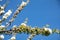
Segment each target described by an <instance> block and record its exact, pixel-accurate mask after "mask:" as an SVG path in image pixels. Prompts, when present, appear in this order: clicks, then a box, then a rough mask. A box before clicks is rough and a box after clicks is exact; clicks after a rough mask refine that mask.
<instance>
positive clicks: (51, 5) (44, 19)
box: [0, 0, 60, 40]
mask: <svg viewBox="0 0 60 40" xmlns="http://www.w3.org/2000/svg"><path fill="white" fill-rule="evenodd" d="M24 1H26V0H24ZM4 3H6V0H3V1H2V2H0V5H3V4H4ZM19 4H21V0H9V3H8V5H7V7H6V9H5V11H6V12H7V11H8V10H9V9H12V11H13V13H12V15H13V14H14V11H15V10H16V9H17V6H19ZM12 15H11V16H12ZM11 16H10V17H9V18H8V19H7V20H6V21H5V22H3V25H4V24H5V23H6V22H7V21H8V20H9V19H10V18H11ZM25 18H28V23H27V25H31V26H32V27H35V26H38V27H41V28H43V26H44V25H46V24H49V25H50V28H52V29H55V28H56V29H60V0H30V2H29V4H28V5H27V6H26V7H25V8H24V9H23V10H22V11H21V13H20V14H18V16H17V17H16V19H15V21H14V22H13V23H12V25H11V26H9V28H12V26H13V25H17V26H18V25H20V24H21V23H22V22H24V20H25ZM28 36H29V35H27V34H24V33H22V34H17V36H16V38H17V40H26V39H27V37H28ZM10 37H11V36H8V35H5V39H4V40H8V39H9V38H10ZM59 37H60V35H58V34H56V33H55V34H52V35H50V36H48V37H47V36H42V35H37V36H35V37H34V38H33V40H60V38H59Z"/></svg>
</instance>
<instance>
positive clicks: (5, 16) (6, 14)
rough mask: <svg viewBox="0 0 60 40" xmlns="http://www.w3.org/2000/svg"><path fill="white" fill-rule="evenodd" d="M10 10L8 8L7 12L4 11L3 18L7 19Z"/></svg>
mask: <svg viewBox="0 0 60 40" xmlns="http://www.w3.org/2000/svg"><path fill="white" fill-rule="evenodd" d="M11 13H12V11H11V10H8V12H6V13H5V14H4V16H3V19H7V18H8V17H9V16H10V15H11Z"/></svg>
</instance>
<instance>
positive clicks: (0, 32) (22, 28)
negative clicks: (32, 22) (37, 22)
mask: <svg viewBox="0 0 60 40" xmlns="http://www.w3.org/2000/svg"><path fill="white" fill-rule="evenodd" d="M29 1H30V0H27V2H24V1H23V0H22V3H21V4H20V6H19V7H18V8H17V10H16V11H15V12H14V15H13V17H12V18H11V19H10V20H9V21H8V22H7V23H6V25H2V22H4V21H5V20H6V19H7V18H8V17H9V16H10V15H11V14H12V10H8V12H6V13H5V11H4V9H5V7H6V5H7V4H4V5H3V6H1V5H0V16H2V15H3V14H4V13H5V14H4V15H3V17H2V19H0V40H3V39H4V34H5V35H11V34H13V36H12V37H11V38H10V39H9V40H16V34H18V33H19V34H21V33H26V34H30V36H29V37H28V38H27V40H32V38H33V37H34V36H35V35H39V34H41V35H45V36H49V35H50V34H52V33H58V34H60V30H58V29H50V28H48V27H43V28H38V27H34V28H32V27H31V26H28V25H27V24H26V23H27V19H26V20H25V22H23V23H21V24H20V25H19V26H18V27H17V26H16V25H14V26H13V28H11V29H9V30H7V27H9V26H10V25H11V23H12V22H13V21H14V20H15V18H16V16H17V15H18V14H19V13H20V12H21V10H22V9H23V8H24V7H25V6H26V5H27V4H28V3H29Z"/></svg>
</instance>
